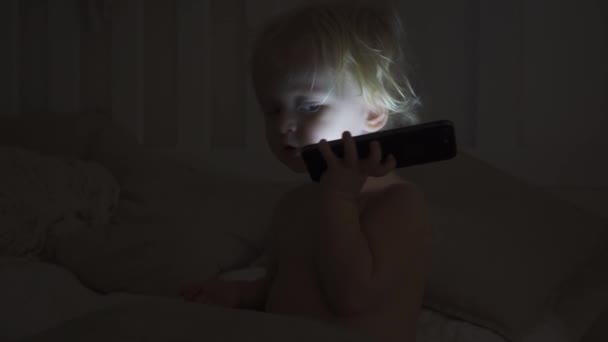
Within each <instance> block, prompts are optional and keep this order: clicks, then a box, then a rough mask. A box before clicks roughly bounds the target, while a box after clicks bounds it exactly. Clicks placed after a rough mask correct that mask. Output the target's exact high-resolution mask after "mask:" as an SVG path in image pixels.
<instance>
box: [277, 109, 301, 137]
mask: <svg viewBox="0 0 608 342" xmlns="http://www.w3.org/2000/svg"><path fill="white" fill-rule="evenodd" d="M296 128H297V121H296V117H295V115H293V114H291V113H287V112H281V113H280V114H279V131H280V132H281V133H282V134H286V133H288V132H295V130H296Z"/></svg>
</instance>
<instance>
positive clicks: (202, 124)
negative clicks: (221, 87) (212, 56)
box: [177, 0, 212, 157]
mask: <svg viewBox="0 0 608 342" xmlns="http://www.w3.org/2000/svg"><path fill="white" fill-rule="evenodd" d="M210 17H211V13H210V12H209V2H208V1H199V0H180V1H178V18H179V21H178V62H177V76H178V77H177V89H178V92H177V93H178V98H177V101H178V112H179V128H178V129H179V141H178V149H179V150H180V151H183V152H189V153H191V154H193V155H197V156H200V157H203V156H204V155H206V154H207V152H208V150H209V142H210V138H209V134H210V132H211V130H210V129H209V128H210V127H209V125H210V122H211V121H210V116H209V113H211V107H210V105H209V104H210V99H211V96H210V95H211V89H212V80H211V77H210V67H211V63H210V60H209V53H208V51H209V49H208V47H207V46H206V45H205V42H209V40H210V32H209V27H210V25H209V19H210Z"/></svg>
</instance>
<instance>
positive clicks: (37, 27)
mask: <svg viewBox="0 0 608 342" xmlns="http://www.w3.org/2000/svg"><path fill="white" fill-rule="evenodd" d="M47 14H48V3H47V0H21V1H19V16H20V29H21V34H20V39H19V46H20V48H21V49H20V58H19V61H20V76H21V80H20V102H21V103H20V107H21V112H22V113H31V112H42V111H45V110H47V109H48V90H49V68H48V60H49V59H48V55H49V54H48V52H49V46H48V42H49V41H48V36H47V34H46V32H47V28H48V16H47Z"/></svg>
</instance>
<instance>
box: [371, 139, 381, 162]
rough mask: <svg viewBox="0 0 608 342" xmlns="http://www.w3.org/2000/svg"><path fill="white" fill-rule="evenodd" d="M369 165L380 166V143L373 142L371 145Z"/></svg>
mask: <svg viewBox="0 0 608 342" xmlns="http://www.w3.org/2000/svg"><path fill="white" fill-rule="evenodd" d="M369 145H370V146H369V159H368V161H369V163H370V164H371V166H377V165H379V164H380V161H381V160H382V148H381V147H380V143H379V142H378V141H372V142H371V144H369Z"/></svg>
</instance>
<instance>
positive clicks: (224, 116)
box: [207, 0, 247, 148]
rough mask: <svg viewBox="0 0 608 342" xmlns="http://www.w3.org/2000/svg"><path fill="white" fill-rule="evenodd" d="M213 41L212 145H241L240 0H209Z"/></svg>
mask: <svg viewBox="0 0 608 342" xmlns="http://www.w3.org/2000/svg"><path fill="white" fill-rule="evenodd" d="M210 2H211V9H210V12H211V13H212V14H213V15H212V33H211V37H212V41H210V42H208V45H207V46H208V48H209V50H208V52H209V54H210V55H211V61H212V66H213V74H212V75H209V76H210V77H211V79H212V80H213V82H214V87H213V91H214V92H213V97H212V102H211V105H212V112H211V115H212V133H211V146H212V148H243V147H244V146H245V145H246V134H247V121H246V120H247V119H246V114H245V106H244V103H245V101H243V99H244V97H245V93H246V90H245V84H244V83H245V82H244V79H243V75H244V68H245V64H244V63H243V56H244V53H245V52H246V51H245V47H246V39H247V35H246V34H245V32H246V16H245V5H244V3H243V2H242V1H239V0H210Z"/></svg>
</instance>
